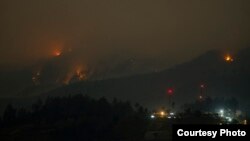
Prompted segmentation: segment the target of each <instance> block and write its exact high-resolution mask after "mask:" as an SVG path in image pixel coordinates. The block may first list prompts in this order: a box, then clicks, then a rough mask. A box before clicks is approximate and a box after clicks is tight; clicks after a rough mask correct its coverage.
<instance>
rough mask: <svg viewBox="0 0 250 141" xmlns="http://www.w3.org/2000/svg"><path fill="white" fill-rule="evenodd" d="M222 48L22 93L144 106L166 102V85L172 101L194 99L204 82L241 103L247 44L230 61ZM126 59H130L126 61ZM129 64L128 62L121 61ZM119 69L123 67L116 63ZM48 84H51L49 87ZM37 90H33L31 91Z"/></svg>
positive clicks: (249, 75)
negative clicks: (165, 64) (162, 65)
mask: <svg viewBox="0 0 250 141" xmlns="http://www.w3.org/2000/svg"><path fill="white" fill-rule="evenodd" d="M224 56H225V54H224V53H223V52H221V51H217V50H213V51H209V52H207V53H205V54H203V55H201V56H198V57H197V58H195V59H193V60H191V61H189V62H186V63H183V64H180V65H177V66H175V67H173V68H171V69H167V70H164V71H160V72H153V73H148V74H141V75H133V76H128V77H121V78H112V79H100V80H97V79H96V80H84V81H76V82H74V83H70V84H68V85H61V86H59V85H56V86H51V85H43V86H32V87H28V88H26V89H25V91H22V92H21V93H22V95H24V96H25V95H30V96H34V95H36V96H37V95H38V96H39V97H47V96H65V95H69V94H71V95H74V94H79V93H81V94H87V95H90V96H92V97H102V96H105V97H107V98H110V99H112V98H114V97H116V98H119V99H124V100H130V101H132V102H139V103H140V104H142V105H145V106H146V107H150V108H152V107H158V106H162V105H165V106H168V104H169V96H168V95H167V94H166V90H167V89H168V88H170V87H171V88H173V89H174V94H173V96H172V101H174V102H175V103H176V105H181V104H183V103H186V102H189V101H193V100H194V99H197V98H198V96H199V94H200V85H201V84H204V85H205V88H204V90H203V94H204V96H210V97H236V98H237V99H238V100H239V101H240V104H241V105H246V104H247V102H248V101H249V100H250V96H249V90H248V88H249V87H250V61H249V60H250V59H249V56H250V48H245V49H242V50H240V51H239V52H238V53H236V54H233V55H232V56H233V59H234V61H233V62H226V61H225V59H224ZM128 62H129V61H128ZM124 64H125V66H130V65H128V64H130V63H124ZM118 68H119V69H117V70H122V69H123V67H122V66H119V67H118ZM115 72H117V71H115ZM49 86H50V87H49ZM33 93H36V94H33Z"/></svg>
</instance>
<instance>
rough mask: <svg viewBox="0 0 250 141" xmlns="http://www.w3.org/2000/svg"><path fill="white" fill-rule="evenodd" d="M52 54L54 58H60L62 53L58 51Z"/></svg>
mask: <svg viewBox="0 0 250 141" xmlns="http://www.w3.org/2000/svg"><path fill="white" fill-rule="evenodd" d="M53 54H54V56H60V55H61V54H62V52H61V51H60V50H55V51H54V53H53Z"/></svg>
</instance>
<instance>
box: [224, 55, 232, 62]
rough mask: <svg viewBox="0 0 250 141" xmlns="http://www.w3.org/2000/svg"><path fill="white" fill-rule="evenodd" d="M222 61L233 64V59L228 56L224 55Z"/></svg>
mask: <svg viewBox="0 0 250 141" xmlns="http://www.w3.org/2000/svg"><path fill="white" fill-rule="evenodd" d="M224 59H225V61H227V62H233V58H232V56H230V55H229V54H228V55H226V56H225V58H224Z"/></svg>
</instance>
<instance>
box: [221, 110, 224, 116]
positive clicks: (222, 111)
mask: <svg viewBox="0 0 250 141" xmlns="http://www.w3.org/2000/svg"><path fill="white" fill-rule="evenodd" d="M220 116H221V117H224V110H223V109H221V110H220Z"/></svg>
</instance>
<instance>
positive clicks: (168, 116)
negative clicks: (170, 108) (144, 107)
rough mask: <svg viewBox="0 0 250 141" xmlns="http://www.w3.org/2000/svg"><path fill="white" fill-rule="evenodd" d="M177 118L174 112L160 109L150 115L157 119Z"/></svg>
mask: <svg viewBox="0 0 250 141" xmlns="http://www.w3.org/2000/svg"><path fill="white" fill-rule="evenodd" d="M157 117H158V118H169V119H171V118H176V117H175V114H174V113H173V112H170V113H169V114H168V113H166V112H165V111H160V112H158V113H154V114H152V115H151V116H150V118H151V119H155V118H157Z"/></svg>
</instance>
